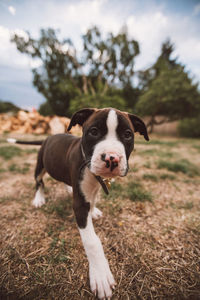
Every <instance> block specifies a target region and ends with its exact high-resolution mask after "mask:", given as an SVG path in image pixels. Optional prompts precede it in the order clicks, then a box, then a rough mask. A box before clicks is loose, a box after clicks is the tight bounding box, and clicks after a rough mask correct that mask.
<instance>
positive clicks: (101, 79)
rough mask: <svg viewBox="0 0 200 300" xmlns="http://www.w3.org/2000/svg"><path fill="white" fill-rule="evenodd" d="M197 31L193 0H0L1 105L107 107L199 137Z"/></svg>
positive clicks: (46, 109) (58, 110) (198, 14)
mask: <svg viewBox="0 0 200 300" xmlns="http://www.w3.org/2000/svg"><path fill="white" fill-rule="evenodd" d="M199 30H200V1H199V0H191V1H188V0H176V1H174V0H173V1H172V0H168V1H162V0H150V1H147V0H133V1H129V0H126V1H119V0H75V1H70V0H66V1H63V0H56V1H54V0H46V1H41V0H29V1H26V0H21V1H17V0H0V113H7V112H8V111H15V112H16V111H18V110H19V109H23V110H27V111H33V110H34V111H35V110H37V111H39V113H40V114H41V115H44V116H48V115H58V116H66V117H70V116H71V115H72V113H73V112H74V111H76V110H78V109H80V108H82V107H110V106H112V107H115V108H118V109H121V110H125V111H129V112H132V113H136V114H139V115H140V116H143V117H145V121H146V123H147V125H148V127H149V131H151V132H152V131H153V130H154V128H156V126H158V125H161V124H173V126H172V127H173V128H171V129H170V130H171V131H173V132H174V131H175V132H176V133H177V132H178V133H179V134H181V135H183V136H191V137H200V89H199V81H200V36H199ZM180 120H181V122H180ZM174 122H175V123H174ZM174 124H175V130H174ZM177 128H178V129H177Z"/></svg>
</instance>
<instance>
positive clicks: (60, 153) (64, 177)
mask: <svg viewBox="0 0 200 300" xmlns="http://www.w3.org/2000/svg"><path fill="white" fill-rule="evenodd" d="M77 124H79V125H80V126H82V130H83V135H82V137H81V138H80V137H76V136H73V135H71V134H58V135H54V136H50V137H48V138H47V139H46V140H45V141H43V142H37V144H42V146H41V148H40V150H39V153H38V159H37V165H36V169H35V180H36V195H35V198H34V200H33V205H34V206H35V207H40V206H42V205H43V204H45V198H44V182H43V176H44V174H45V173H46V172H48V173H49V175H51V176H52V177H53V178H54V179H56V180H58V181H62V182H64V183H65V184H67V185H68V186H71V187H72V190H73V210H74V214H75V217H76V221H77V225H78V229H79V232H80V236H81V239H82V242H83V246H84V249H85V252H86V255H87V258H88V261H89V278H90V287H91V290H92V292H93V293H94V294H95V295H98V298H99V299H109V298H110V297H111V296H112V289H113V288H114V286H115V280H114V277H113V275H112V273H111V270H110V267H109V264H108V261H107V259H106V257H105V255H104V251H103V247H102V244H101V241H100V239H99V237H98V236H97V235H96V233H95V231H94V227H93V222H92V218H98V217H100V216H101V215H102V213H101V211H100V210H98V209H97V208H96V206H95V204H96V201H97V198H98V192H99V189H100V188H101V186H102V188H103V189H104V191H105V192H106V193H108V190H107V186H106V184H105V179H106V178H113V177H116V176H120V177H123V176H126V174H127V172H128V159H129V156H130V154H131V152H132V150H133V148H134V132H139V133H140V134H141V135H143V136H144V138H145V139H146V140H147V141H148V140H149V137H148V133H147V129H146V126H145V124H144V122H143V121H142V120H141V119H140V118H139V117H137V116H135V115H133V114H129V113H126V112H121V111H119V110H117V109H114V108H105V109H91V108H86V109H81V110H79V111H78V112H76V113H75V114H74V115H73V116H72V118H71V122H70V124H69V127H68V131H70V129H71V128H72V127H73V126H75V125H77ZM13 142H15V143H25V144H30V142H20V141H16V140H13ZM32 144H34V142H32Z"/></svg>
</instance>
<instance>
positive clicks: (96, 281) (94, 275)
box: [89, 260, 115, 299]
mask: <svg viewBox="0 0 200 300" xmlns="http://www.w3.org/2000/svg"><path fill="white" fill-rule="evenodd" d="M89 273H90V288H91V291H92V292H93V293H94V294H95V295H98V298H99V299H110V298H111V296H112V289H113V288H114V286H115V280H114V277H113V275H112V273H111V271H110V268H109V265H108V262H107V260H105V262H103V263H102V264H101V265H98V266H97V265H90V266H89Z"/></svg>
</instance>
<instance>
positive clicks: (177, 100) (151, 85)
mask: <svg viewBox="0 0 200 300" xmlns="http://www.w3.org/2000/svg"><path fill="white" fill-rule="evenodd" d="M172 52H173V45H172V44H171V43H170V42H169V41H167V42H165V43H164V44H163V46H162V50H161V55H160V56H159V57H158V59H157V61H156V63H155V64H154V65H153V66H152V67H151V68H149V69H147V70H146V71H144V72H140V86H141V88H142V90H143V94H142V95H141V97H140V99H139V102H138V103H137V105H136V110H137V111H138V112H139V113H140V114H142V115H149V116H151V119H150V121H149V124H148V125H151V129H153V125H154V124H161V123H164V122H166V121H173V120H179V119H180V118H184V117H193V116H195V115H196V114H197V112H199V111H200V93H199V91H198V84H194V83H193V82H192V79H191V78H190V77H189V76H188V74H187V72H186V71H185V68H184V66H182V65H181V64H179V63H177V62H176V59H175V60H172V59H171V58H170V56H171V54H172ZM159 115H161V116H163V119H162V120H159V122H158V121H157V120H156V116H159Z"/></svg>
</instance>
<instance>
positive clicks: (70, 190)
mask: <svg viewBox="0 0 200 300" xmlns="http://www.w3.org/2000/svg"><path fill="white" fill-rule="evenodd" d="M65 187H66V190H67V192H68V194H70V195H72V193H73V189H72V187H71V186H70V185H67V184H65Z"/></svg>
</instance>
